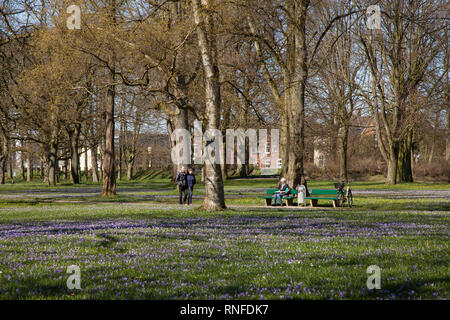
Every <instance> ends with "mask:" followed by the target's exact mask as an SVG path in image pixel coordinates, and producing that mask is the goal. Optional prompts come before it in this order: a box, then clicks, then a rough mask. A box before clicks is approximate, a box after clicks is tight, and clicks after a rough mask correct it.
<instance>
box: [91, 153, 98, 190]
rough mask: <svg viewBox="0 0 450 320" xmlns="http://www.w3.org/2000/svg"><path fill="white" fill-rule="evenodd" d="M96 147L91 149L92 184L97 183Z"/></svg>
mask: <svg viewBox="0 0 450 320" xmlns="http://www.w3.org/2000/svg"><path fill="white" fill-rule="evenodd" d="M97 161H98V160H97V146H94V147H93V148H92V149H91V167H92V182H94V183H97V182H98V181H99V180H98V165H97Z"/></svg>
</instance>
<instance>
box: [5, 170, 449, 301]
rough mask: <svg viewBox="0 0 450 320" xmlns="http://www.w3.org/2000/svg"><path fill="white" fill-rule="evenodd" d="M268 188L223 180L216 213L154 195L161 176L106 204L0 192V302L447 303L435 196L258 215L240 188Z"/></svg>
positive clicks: (444, 241)
mask: <svg viewBox="0 0 450 320" xmlns="http://www.w3.org/2000/svg"><path fill="white" fill-rule="evenodd" d="M273 184H275V179H252V180H242V179H232V180H228V181H227V182H226V191H227V195H228V196H229V198H228V199H227V205H228V206H229V209H227V210H225V211H223V212H219V213H208V212H205V211H202V210H200V209H199V205H200V203H201V199H200V198H196V199H195V201H194V205H193V206H191V207H187V206H179V205H177V204H176V202H177V198H176V197H158V196H157V195H161V194H166V195H174V194H176V192H175V190H174V189H173V187H172V185H170V183H168V181H167V179H154V181H152V180H150V181H141V182H137V183H135V184H131V183H121V184H120V185H119V190H120V193H119V196H118V197H117V198H109V199H104V198H100V197H99V196H98V195H97V194H96V193H93V194H90V193H88V194H86V189H88V190H89V188H98V185H81V186H69V185H63V186H58V187H53V188H50V187H45V186H43V185H41V184H39V183H35V185H34V186H33V187H32V188H30V187H27V186H26V184H21V183H18V184H15V185H5V186H0V271H1V273H0V299H8V298H12V299H86V298H88V299H89V298H93V299H119V298H128V299H285V298H302V299H303V298H306V299H379V298H382V299H448V298H450V274H449V269H448V265H449V261H450V259H449V241H448V240H449V231H450V229H449V218H450V214H449V211H450V201H449V198H448V197H447V196H445V195H444V196H438V197H435V198H420V199H408V198H401V197H400V198H395V199H389V198H387V197H385V196H377V195H376V194H375V195H372V194H368V195H365V194H363V195H361V196H359V197H357V198H356V199H355V203H356V206H355V207H354V208H352V209H348V208H345V209H333V208H331V207H330V204H327V203H324V205H326V206H324V207H321V208H317V209H297V208H294V209H290V208H272V207H269V208H265V207H263V202H262V200H261V199H258V198H257V195H258V193H257V192H252V190H253V189H255V188H256V189H257V188H268V187H271V186H272V185H273ZM330 186H332V182H331V181H311V183H310V185H309V187H310V188H311V187H323V188H330ZM352 186H354V188H355V190H357V189H358V188H360V189H371V190H372V189H373V190H379V189H386V188H387V187H386V186H383V187H382V186H381V185H377V184H376V183H374V182H369V183H367V184H364V183H363V182H361V183H359V184H357V183H355V184H353V185H352ZM33 188H35V189H33ZM80 188H81V189H83V190H81V191H80V194H77V192H75V191H77V189H80ZM398 188H399V189H402V187H401V186H400V187H398ZM398 188H397V187H396V188H394V189H396V190H397V189H398ZM127 189H128V191H127ZM150 189H156V191H152V190H150ZM160 189H161V190H160ZM164 189H165V190H164ZM201 189H202V188H201V186H200V187H199V188H198V190H197V191H201ZM28 190H35V191H39V193H42V196H37V195H36V194H35V193H32V192H30V193H28V192H27V191H28ZM402 190H449V186H448V184H447V185H441V184H432V185H425V184H416V185H414V187H412V186H410V185H407V186H405V187H404V188H403V189H402ZM57 194H59V195H64V196H66V195H70V196H71V197H70V198H64V197H63V198H61V197H59V198H58V197H56V196H55V195H57ZM197 194H201V192H198V193H197ZM231 195H240V196H236V197H231ZM69 201H70V202H69ZM70 265H77V266H79V267H80V272H81V288H82V289H81V290H69V289H68V288H67V286H66V281H67V279H68V277H69V276H70V275H69V274H67V273H66V270H67V267H68V266H70ZM370 265H377V266H379V267H380V268H381V289H380V290H369V289H367V286H366V281H367V278H368V274H367V273H366V270H367V267H368V266H370Z"/></svg>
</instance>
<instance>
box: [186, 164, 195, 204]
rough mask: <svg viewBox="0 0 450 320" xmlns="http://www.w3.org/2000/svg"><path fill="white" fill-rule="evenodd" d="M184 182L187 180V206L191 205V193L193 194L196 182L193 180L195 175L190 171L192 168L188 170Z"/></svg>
mask: <svg viewBox="0 0 450 320" xmlns="http://www.w3.org/2000/svg"><path fill="white" fill-rule="evenodd" d="M186 180H187V187H188V190H189V195H188V205H191V204H192V193H193V192H194V185H195V184H196V183H197V181H196V180H195V174H194V171H193V170H192V168H189V169H188V174H187V176H186Z"/></svg>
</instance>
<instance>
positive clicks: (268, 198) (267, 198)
mask: <svg viewBox="0 0 450 320" xmlns="http://www.w3.org/2000/svg"><path fill="white" fill-rule="evenodd" d="M277 191H278V189H268V190H267V191H266V195H265V196H260V197H259V198H261V199H264V200H265V201H266V206H271V205H272V199H273V195H274V194H275V192H277ZM297 193H298V191H297V190H291V193H290V195H289V196H286V197H283V198H281V200H282V201H286V205H287V206H293V205H294V199H296V198H297Z"/></svg>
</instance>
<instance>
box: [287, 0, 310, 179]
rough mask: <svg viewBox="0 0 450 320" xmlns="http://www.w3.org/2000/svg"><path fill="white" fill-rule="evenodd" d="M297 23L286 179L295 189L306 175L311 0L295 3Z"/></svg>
mask: <svg viewBox="0 0 450 320" xmlns="http://www.w3.org/2000/svg"><path fill="white" fill-rule="evenodd" d="M294 6H295V9H294V12H295V17H296V19H297V20H296V23H295V28H294V30H295V31H294V35H295V64H294V71H293V72H292V73H291V74H292V82H291V84H292V90H291V97H290V98H291V99H290V100H291V105H290V106H289V165H288V175H287V181H288V183H289V185H290V186H291V187H293V188H295V187H296V186H297V185H299V184H301V180H302V177H303V153H304V143H305V141H304V140H305V139H304V121H305V91H306V80H307V77H308V69H307V58H308V53H307V49H306V15H307V9H308V6H309V0H303V1H298V2H295V3H294Z"/></svg>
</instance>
